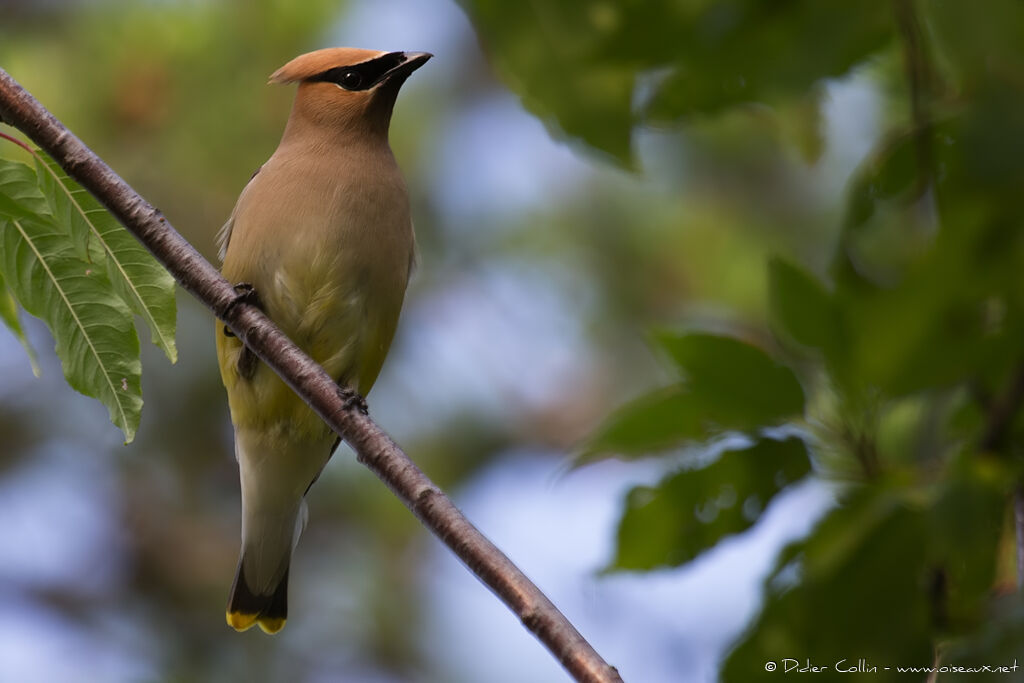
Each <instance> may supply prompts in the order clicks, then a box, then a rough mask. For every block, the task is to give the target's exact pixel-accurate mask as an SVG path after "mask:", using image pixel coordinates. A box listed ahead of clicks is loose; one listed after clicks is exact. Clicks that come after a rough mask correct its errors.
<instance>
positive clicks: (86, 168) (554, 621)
mask: <svg viewBox="0 0 1024 683" xmlns="http://www.w3.org/2000/svg"><path fill="white" fill-rule="evenodd" d="M0 120H2V121H4V122H6V123H9V124H10V125H12V126H14V127H16V128H18V129H19V130H21V131H22V132H23V133H25V135H27V136H28V137H29V138H31V139H32V140H33V141H34V142H35V143H36V144H37V145H39V146H40V147H41V148H42V149H43V150H45V151H46V152H47V153H48V154H49V155H50V156H51V157H53V158H54V159H56V160H57V162H58V163H59V164H60V165H61V166H62V167H63V168H64V170H65V171H67V173H68V175H70V176H71V177H72V178H74V179H75V180H77V181H78V182H79V183H80V184H81V185H82V186H83V187H85V188H86V189H87V190H88V191H89V192H91V193H92V194H93V195H94V196H95V197H96V199H98V200H99V201H100V202H101V203H102V204H103V205H104V206H105V207H107V209H108V210H109V211H110V212H111V213H112V214H113V215H114V216H115V217H117V219H118V220H119V221H121V223H123V224H124V226H125V227H126V228H128V230H129V231H131V232H132V233H133V234H134V235H135V236H136V237H137V238H138V240H139V241H140V242H142V244H143V245H145V247H146V248H147V249H149V250H150V251H151V252H152V253H153V255H154V256H156V258H157V259H158V260H159V261H160V262H161V263H162V264H163V265H164V266H165V267H166V268H167V270H168V271H169V272H170V273H171V275H173V276H174V278H175V279H176V280H177V281H178V283H180V284H181V286H182V287H184V288H185V289H186V290H187V291H188V292H189V293H190V294H192V295H193V296H194V297H196V298H197V299H199V301H201V302H202V303H204V304H205V305H206V306H208V307H209V308H210V310H212V311H213V312H214V314H215V315H216V316H217V317H218V318H220V319H221V320H223V321H224V322H225V323H226V324H227V325H228V327H230V328H231V330H232V331H233V332H234V333H235V334H236V335H237V336H238V337H239V338H240V339H241V340H242V341H243V342H244V343H245V344H246V346H248V347H249V348H250V349H252V350H253V352H255V353H256V355H257V356H259V358H260V359H261V360H262V361H263V362H264V363H266V364H267V365H268V366H269V367H270V368H272V369H273V370H274V372H276V373H277V374H278V375H280V376H281V378H282V379H284V381H285V382H287V383H288V385H289V386H290V387H291V388H292V389H293V390H294V391H295V392H296V393H297V394H298V395H299V396H300V397H302V399H303V400H304V401H306V403H308V404H309V405H310V406H311V407H312V408H313V410H315V411H316V412H317V414H318V415H320V417H321V418H323V420H324V421H325V422H326V423H327V424H328V425H329V426H330V427H331V429H333V430H334V431H335V432H336V433H337V434H338V435H339V436H340V437H341V438H343V439H344V440H345V441H346V442H347V443H348V444H349V445H350V446H351V447H352V448H353V450H355V452H356V454H357V456H358V460H359V462H361V463H363V464H364V465H365V466H366V467H368V468H369V469H370V470H371V471H372V472H373V473H374V474H375V475H377V477H379V478H380V479H381V480H382V481H383V482H384V483H385V484H387V486H388V488H390V489H391V490H392V491H393V492H394V493H395V495H396V496H398V498H399V499H401V501H402V502H403V503H404V504H405V505H406V507H408V508H409V509H410V510H412V512H413V513H414V514H415V515H416V516H417V517H418V518H419V519H420V521H421V522H422V523H423V524H424V526H426V527H427V528H428V529H429V530H430V531H431V532H432V533H433V534H434V535H435V536H437V537H438V538H439V539H441V541H443V542H444V543H445V544H446V545H447V546H448V547H449V548H451V550H452V551H453V552H454V553H455V554H456V555H457V556H458V557H459V559H461V560H462V561H463V562H464V563H465V564H466V565H467V566H468V567H469V569H470V570H471V571H472V572H473V573H474V574H476V576H477V577H478V578H479V579H480V580H481V581H483V582H484V583H485V584H486V585H487V586H488V587H490V588H491V590H492V591H494V593H495V594H496V595H497V596H498V597H499V598H501V600H502V601H503V602H504V603H505V604H506V605H508V607H509V608H510V609H511V610H512V611H513V612H514V613H515V614H516V615H518V616H519V618H520V619H521V620H522V622H523V624H524V625H525V626H526V628H527V629H529V630H530V631H532V632H533V634H534V635H535V636H536V637H537V638H538V639H539V640H540V641H541V642H542V643H543V644H544V645H545V646H546V647H547V648H548V649H549V650H550V651H551V653H552V654H553V655H554V656H555V657H556V658H557V659H558V661H559V662H561V663H562V665H563V666H564V667H565V668H566V670H567V671H568V672H569V673H570V674H571V675H572V676H573V677H574V678H575V679H576V680H577V681H593V682H595V683H607V682H614V681H620V682H621V680H622V679H621V678H620V677H619V674H618V672H617V671H616V670H615V668H614V667H612V666H610V665H609V664H607V663H606V662H605V661H604V660H603V659H602V658H601V656H600V655H598V654H597V652H596V651H595V650H594V649H593V648H592V647H591V645H590V644H589V643H588V642H587V641H586V640H585V639H584V638H583V636H581V635H580V634H579V632H578V631H577V630H576V629H575V628H574V627H573V625H572V624H571V623H569V620H568V619H566V617H565V616H564V615H563V614H562V613H561V612H559V611H558V609H557V608H556V607H555V606H554V605H553V604H552V603H551V601H550V600H549V599H548V598H547V597H546V596H545V595H544V594H543V593H542V592H541V591H540V590H539V589H538V588H537V586H535V585H534V584H533V582H531V581H530V580H529V579H528V578H527V577H526V576H525V575H524V574H523V573H522V572H521V571H520V570H519V568H518V567H516V566H515V565H514V564H512V562H511V561H510V560H509V559H508V557H506V556H505V555H504V553H502V552H501V551H500V550H499V549H498V548H497V547H496V546H495V545H494V544H493V543H491V542H490V541H489V540H487V538H486V537H485V536H484V535H483V534H482V533H480V531H479V530H478V529H476V527H474V526H473V525H472V524H471V523H470V522H469V521H468V520H467V519H466V518H465V517H464V516H463V515H462V513H461V512H459V510H458V509H457V508H456V507H455V505H454V504H453V503H452V501H451V500H450V499H449V498H448V497H447V496H446V495H445V494H444V493H443V492H442V491H441V490H440V489H439V488H438V487H437V486H435V485H434V484H433V482H431V481H430V479H429V478H427V476H426V475H425V474H424V473H423V472H422V471H420V469H419V468H418V467H417V466H416V465H415V464H414V463H413V462H412V461H411V460H410V459H409V457H408V456H407V455H405V453H403V452H402V450H401V449H400V448H399V447H398V446H397V445H396V444H395V442H394V441H392V440H391V438H390V437H389V436H388V435H387V434H386V433H385V432H384V431H383V430H382V429H381V428H380V427H378V426H377V425H376V424H375V423H374V422H373V421H372V420H371V419H370V418H369V417H368V416H366V415H363V414H362V413H361V412H359V411H358V410H353V409H351V408H350V407H349V406H348V405H347V404H346V400H345V397H344V396H343V394H342V391H341V388H340V387H339V386H338V385H337V384H336V383H335V382H334V381H333V380H332V379H331V378H330V377H329V376H328V375H327V373H326V372H324V370H323V368H321V367H320V366H319V365H317V364H316V363H315V362H314V361H313V360H312V359H311V358H309V356H307V355H306V354H305V353H303V352H302V351H301V350H300V349H299V348H298V347H297V346H295V344H293V343H292V342H291V340H289V339H288V338H287V337H286V336H285V335H284V334H283V333H282V332H281V331H280V330H279V329H278V328H277V327H276V326H275V325H274V324H273V323H272V322H271V321H270V320H269V319H268V318H267V317H266V316H265V315H264V314H263V313H262V312H261V311H260V310H259V309H257V308H256V307H254V306H251V305H249V304H246V303H241V304H239V305H233V304H234V302H235V301H236V296H237V294H236V292H235V290H234V288H233V287H232V285H231V284H230V283H229V282H227V281H226V280H225V279H224V278H222V277H221V275H220V273H219V272H218V271H217V269H216V268H214V267H213V266H212V265H211V264H210V263H209V262H208V261H207V260H206V259H204V258H203V257H202V256H201V255H200V254H199V252H197V251H196V250H195V248H194V247H192V245H191V244H189V243H188V242H187V241H186V240H185V239H184V238H183V237H182V236H181V235H179V234H178V232H177V231H176V230H174V228H173V227H171V225H170V223H168V222H167V219H166V218H164V216H163V215H162V214H161V213H160V212H159V211H158V210H157V209H155V208H154V207H153V206H151V205H150V204H149V203H148V202H146V201H145V200H144V199H143V198H142V197H140V196H139V195H138V194H137V193H136V192H135V191H134V190H133V189H132V188H131V187H130V186H129V185H128V184H127V183H125V182H124V181H123V180H122V179H121V178H120V177H118V175H117V174H116V173H114V171H113V170H111V168H110V167H109V166H107V165H106V164H105V163H104V162H103V161H102V160H101V159H100V158H99V157H97V156H96V155H95V154H94V153H93V152H92V151H91V150H90V149H89V148H87V147H86V146H85V145H84V144H83V143H82V142H81V141H80V140H79V139H78V138H77V137H75V135H74V134H73V133H71V132H70V131H69V130H68V129H67V128H66V127H64V125H63V124H61V123H60V121H58V120H57V119H56V117H54V116H53V115H52V114H50V112H48V111H47V110H46V109H45V108H44V107H43V105H42V104H40V103H39V102H38V101H37V100H36V99H35V98H34V97H32V95H30V94H29V93H28V92H27V91H26V90H25V89H24V88H22V87H21V86H20V85H19V84H18V83H17V82H16V81H15V80H14V79H13V78H11V76H10V75H9V74H7V72H6V71H4V70H3V69H0Z"/></svg>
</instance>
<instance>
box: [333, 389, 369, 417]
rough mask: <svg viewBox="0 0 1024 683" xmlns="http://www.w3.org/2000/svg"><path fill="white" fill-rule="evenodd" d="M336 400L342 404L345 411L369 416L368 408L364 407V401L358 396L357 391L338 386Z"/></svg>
mask: <svg viewBox="0 0 1024 683" xmlns="http://www.w3.org/2000/svg"><path fill="white" fill-rule="evenodd" d="M338 398H340V399H341V400H342V401H343V402H344V404H345V410H358V411H359V412H360V413H362V414H363V415H369V414H370V408H369V407H368V406H367V405H366V399H365V398H363V397H362V396H360V395H359V392H358V391H355V390H353V389H349V388H348V387H345V386H339V387H338Z"/></svg>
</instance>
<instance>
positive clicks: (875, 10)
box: [624, 0, 892, 123]
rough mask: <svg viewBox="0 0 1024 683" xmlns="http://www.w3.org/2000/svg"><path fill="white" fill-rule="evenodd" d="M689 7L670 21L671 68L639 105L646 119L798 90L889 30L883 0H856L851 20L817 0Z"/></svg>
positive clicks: (867, 52)
mask: <svg viewBox="0 0 1024 683" xmlns="http://www.w3.org/2000/svg"><path fill="white" fill-rule="evenodd" d="M661 4H662V5H663V6H669V5H671V4H672V3H669V2H663V3H661ZM691 6H693V5H692V4H691ZM697 6H699V7H700V9H699V10H697V11H691V12H690V14H689V16H687V17H683V18H682V20H681V21H679V23H678V24H677V25H676V26H674V27H673V28H674V29H675V35H674V36H673V39H672V40H673V43H672V44H673V45H674V47H675V50H674V65H673V71H672V72H671V74H670V75H669V77H668V78H667V79H665V81H664V82H663V83H662V85H661V87H660V88H659V89H658V91H657V93H656V94H655V96H654V97H653V98H652V99H651V101H650V103H649V104H648V107H647V111H646V114H647V116H648V117H649V119H650V120H651V121H653V122H656V123H657V122H670V121H674V120H677V119H680V118H683V117H688V116H693V115H695V114H714V113H717V112H720V111H721V110H722V109H724V108H726V107H729V106H732V105H735V104H738V103H742V102H768V103H775V102H778V101H781V100H783V99H784V98H791V97H799V96H802V95H803V94H804V93H806V92H807V91H808V90H809V89H811V88H812V87H813V86H814V85H815V84H816V83H817V82H818V81H821V80H822V79H825V78H835V77H838V76H842V75H843V74H846V73H847V72H849V70H850V69H851V68H852V67H853V66H855V65H856V64H858V63H860V62H862V61H864V60H865V59H867V58H868V57H870V56H871V55H872V54H874V53H875V52H877V51H879V50H880V49H881V48H883V47H884V46H885V45H886V44H887V42H888V41H889V40H890V39H891V36H892V20H891V5H890V3H888V2H884V1H883V0H862V1H861V2H858V3H857V5H856V10H855V11H856V14H857V20H856V21H851V20H850V14H849V12H850V11H851V8H850V7H848V6H846V5H843V4H841V3H829V2H819V1H817V0H799V1H795V2H785V3H779V2H768V3H766V2H759V1H758V0H730V1H727V2H707V3H700V4H699V5H697ZM665 14H666V13H662V15H663V17H664V16H665ZM662 21H664V19H662ZM639 35H643V34H639ZM624 39H625V37H624Z"/></svg>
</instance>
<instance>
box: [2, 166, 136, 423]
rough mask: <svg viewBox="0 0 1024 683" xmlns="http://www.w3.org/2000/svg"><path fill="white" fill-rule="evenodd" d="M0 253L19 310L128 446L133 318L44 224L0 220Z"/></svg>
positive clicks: (132, 391) (133, 418) (133, 420)
mask: <svg viewBox="0 0 1024 683" xmlns="http://www.w3.org/2000/svg"><path fill="white" fill-rule="evenodd" d="M3 175H4V174H3V172H2V171H0V177H2V176H3ZM0 246H2V249H0V274H2V275H3V276H4V278H5V279H6V281H7V285H8V286H9V287H10V288H11V291H12V292H13V293H14V295H15V296H16V297H17V299H18V301H19V303H20V304H21V305H22V307H23V308H24V309H25V310H26V311H28V312H29V313H31V314H32V315H34V316H36V317H38V318H41V319H42V320H43V321H45V322H46V324H47V326H48V327H49V328H50V332H51V333H52V334H53V337H54V339H55V340H56V343H57V355H58V356H59V357H60V359H61V365H62V367H63V369H64V376H65V378H67V381H68V383H69V384H70V385H71V386H72V387H73V388H74V389H76V390H77V391H80V392H81V393H83V394H85V395H87V396H92V397H94V398H97V399H99V400H100V401H101V402H102V403H103V404H104V405H105V406H106V407H107V410H108V411H109V412H110V419H111V421H112V422H113V423H114V424H115V425H116V426H117V427H118V428H120V429H121V431H122V432H124V436H125V441H126V442H129V441H131V440H132V438H134V436H135V430H136V428H137V427H138V424H139V415H140V412H141V410H142V389H141V381H140V373H141V364H140V362H139V340H138V337H137V336H136V334H135V327H134V326H133V324H132V316H131V311H130V310H129V309H128V307H127V306H126V305H125V304H124V302H123V301H122V300H121V299H120V297H118V296H116V295H115V294H114V293H113V291H112V289H111V286H110V283H109V281H107V279H106V277H105V276H104V275H103V273H102V272H101V271H100V270H98V269H95V268H91V267H89V266H88V265H87V264H84V263H82V262H81V261H80V260H79V259H78V258H77V257H76V256H75V249H74V247H73V246H72V245H71V243H70V240H68V237H67V235H66V234H65V233H63V232H62V231H61V230H60V229H59V228H57V227H55V226H53V225H52V224H51V223H49V222H44V221H43V220H38V219H36V220H31V219H30V220H2V221H0Z"/></svg>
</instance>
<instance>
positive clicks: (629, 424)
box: [580, 385, 706, 462]
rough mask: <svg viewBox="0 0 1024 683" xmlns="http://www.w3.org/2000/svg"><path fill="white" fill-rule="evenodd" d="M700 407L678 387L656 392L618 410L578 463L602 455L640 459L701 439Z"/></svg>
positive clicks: (603, 426)
mask: <svg viewBox="0 0 1024 683" xmlns="http://www.w3.org/2000/svg"><path fill="white" fill-rule="evenodd" d="M702 417H703V414H702V412H701V409H700V406H699V405H698V404H697V403H696V402H695V401H694V399H693V396H691V395H690V394H689V393H688V392H687V391H686V390H685V388H683V387H682V386H678V385H677V386H671V387H666V388H664V389H658V390H656V391H653V392H651V393H649V394H646V395H644V396H641V397H640V398H638V399H635V400H634V401H631V402H630V403H627V404H626V405H624V406H622V407H621V408H619V409H618V410H617V411H616V412H615V413H613V414H612V415H611V417H609V418H608V419H607V420H606V421H605V422H604V424H603V425H601V427H600V429H599V430H598V432H597V434H595V435H594V437H593V438H592V439H591V440H590V442H589V443H588V444H587V445H586V446H585V447H584V448H583V453H582V454H581V456H580V460H581V461H582V462H588V461H591V460H594V459H596V458H597V457H599V456H603V455H624V456H632V457H636V456H641V455H647V454H650V453H654V452H657V451H661V450H665V449H669V448H673V447H676V446H679V445H680V444H682V443H683V442H685V441H687V440H689V439H696V438H700V437H702V436H705V434H706V432H705V430H704V429H703V426H702Z"/></svg>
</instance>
